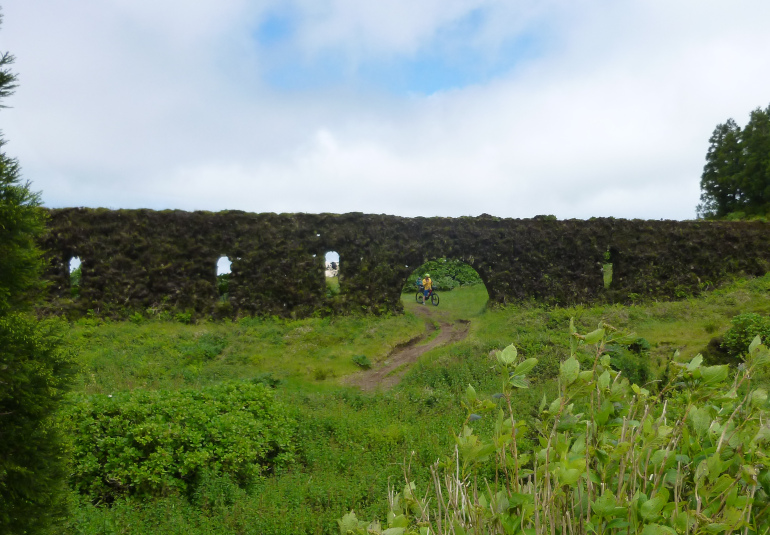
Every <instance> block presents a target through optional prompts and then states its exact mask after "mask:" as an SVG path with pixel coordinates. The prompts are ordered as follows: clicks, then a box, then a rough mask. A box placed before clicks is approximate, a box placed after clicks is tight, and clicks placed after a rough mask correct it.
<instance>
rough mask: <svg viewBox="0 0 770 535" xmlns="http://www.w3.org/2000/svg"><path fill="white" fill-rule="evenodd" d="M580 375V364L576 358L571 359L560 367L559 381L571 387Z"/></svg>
mask: <svg viewBox="0 0 770 535" xmlns="http://www.w3.org/2000/svg"><path fill="white" fill-rule="evenodd" d="M578 375H580V363H579V362H578V360H577V359H576V358H575V357H570V358H568V359H567V360H565V361H564V362H562V363H561V366H560V367H559V379H561V381H562V382H563V383H564V384H565V385H567V386H569V385H571V384H572V383H574V382H575V381H576V380H577V378H578Z"/></svg>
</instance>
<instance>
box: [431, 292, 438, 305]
mask: <svg viewBox="0 0 770 535" xmlns="http://www.w3.org/2000/svg"><path fill="white" fill-rule="evenodd" d="M430 302H431V303H433V306H434V307H437V306H438V294H431V296H430Z"/></svg>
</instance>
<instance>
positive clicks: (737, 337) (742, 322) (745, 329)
mask: <svg viewBox="0 0 770 535" xmlns="http://www.w3.org/2000/svg"><path fill="white" fill-rule="evenodd" d="M732 323H733V326H732V327H730V329H728V331H727V332H726V333H725V335H724V339H723V341H722V347H723V348H724V349H725V351H727V353H728V354H729V355H730V356H732V357H737V356H739V355H743V354H744V353H746V350H747V349H748V347H749V344H750V343H751V341H752V340H753V339H754V337H755V336H757V335H759V337H760V338H761V339H762V340H770V319H769V318H766V317H763V316H760V315H759V314H754V313H747V314H739V315H737V316H735V317H734V318H733V320H732Z"/></svg>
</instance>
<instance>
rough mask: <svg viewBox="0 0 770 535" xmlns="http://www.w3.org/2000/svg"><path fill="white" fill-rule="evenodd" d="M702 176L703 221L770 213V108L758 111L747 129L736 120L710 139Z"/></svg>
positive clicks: (700, 208)
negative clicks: (769, 211) (735, 214)
mask: <svg viewBox="0 0 770 535" xmlns="http://www.w3.org/2000/svg"><path fill="white" fill-rule="evenodd" d="M709 143H710V145H709V149H708V152H707V153H706V165H705V166H704V168H703V174H702V175H701V197H700V199H701V203H700V204H699V205H698V208H697V212H698V215H699V216H700V217H708V218H723V217H726V216H728V215H729V214H734V213H737V212H742V213H744V214H747V215H756V214H765V213H767V212H768V210H770V106H768V107H767V109H766V110H762V109H761V108H757V109H756V110H754V111H752V112H751V117H750V120H749V122H748V124H747V125H746V127H745V128H744V129H741V127H740V126H738V125H737V124H736V122H735V121H734V120H733V119H728V120H727V122H726V123H724V124H719V125H717V127H716V129H714V133H713V134H712V135H711V138H710V139H709Z"/></svg>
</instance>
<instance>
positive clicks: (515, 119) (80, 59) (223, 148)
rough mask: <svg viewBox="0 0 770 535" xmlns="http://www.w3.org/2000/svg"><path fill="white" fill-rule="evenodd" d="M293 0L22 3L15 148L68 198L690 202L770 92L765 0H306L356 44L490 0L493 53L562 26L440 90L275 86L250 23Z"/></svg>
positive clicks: (362, 51) (403, 52) (307, 37)
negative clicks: (511, 59)
mask: <svg viewBox="0 0 770 535" xmlns="http://www.w3.org/2000/svg"><path fill="white" fill-rule="evenodd" d="M281 5H283V4H278V3H270V2H263V3H249V2H246V1H245V0H243V1H242V0H228V1H221V2H217V3H214V2H194V3H192V4H190V3H188V2H184V3H182V2H181V1H160V0H157V1H153V2H149V1H128V0H113V1H111V2H99V3H97V2H84V1H82V0H73V1H71V2H67V3H66V5H65V4H55V3H50V2H44V1H43V0H24V1H23V2H22V1H21V0H17V1H16V2H12V3H10V4H8V5H6V6H4V7H5V10H4V14H5V20H4V26H3V28H2V30H0V48H2V49H8V50H10V51H11V52H12V53H14V54H15V55H16V56H17V58H18V60H17V66H16V68H17V70H18V72H19V73H20V82H21V85H20V87H19V89H18V94H17V95H16V96H14V97H12V98H11V99H10V100H9V102H8V103H9V104H10V105H12V106H14V108H13V109H11V110H3V111H0V117H2V118H3V125H4V133H5V135H6V137H7V138H8V140H9V144H8V145H7V150H8V151H9V152H10V153H11V154H13V155H15V156H18V157H19V159H20V161H21V163H22V166H23V167H24V170H25V176H26V177H27V178H29V179H31V180H33V181H34V185H35V187H36V188H39V189H42V190H43V192H44V196H43V197H44V200H45V201H46V203H47V204H49V205H52V206H66V205H90V206H109V207H140V206H146V207H153V208H184V209H211V210H219V209H226V208H232V209H243V210H250V211H257V212H260V211H276V212H281V211H285V212H294V211H305V212H345V211H363V212H374V213H392V214H398V215H410V216H414V215H450V216H457V215H477V214H480V213H483V212H486V213H490V214H493V215H499V216H507V217H529V216H533V215H536V214H542V213H553V214H555V215H557V216H558V217H564V218H566V217H590V216H608V215H612V216H615V217H640V218H645V217H648V218H661V217H662V218H688V217H692V216H694V209H695V205H696V204H697V201H698V181H699V177H700V173H701V170H702V165H703V159H704V156H705V151H706V148H707V141H708V137H709V135H710V133H711V131H712V130H713V128H714V126H716V124H717V123H718V122H723V121H724V120H726V119H727V118H728V117H731V116H732V117H735V118H736V120H738V122H739V123H742V122H745V120H746V118H747V117H748V113H749V111H750V110H751V109H753V108H755V107H757V106H760V105H761V106H766V105H767V104H768V102H770V97H768V93H767V88H768V87H770V58H769V57H768V55H767V54H766V53H765V51H766V50H768V49H770V35H769V32H767V31H766V28H765V24H764V22H765V21H767V20H770V4H768V3H767V2H764V1H761V0H756V1H749V0H743V1H739V2H734V3H731V4H730V5H727V4H723V3H721V2H703V1H698V2H696V1H695V0H690V1H684V0H683V1H681V2H678V3H675V4H670V3H664V2H662V1H650V2H635V1H621V2H614V3H608V2H599V1H598V0H594V1H589V0H586V1H581V2H576V3H575V2H570V3H567V2H548V3H545V2H534V1H527V2H502V1H496V0H467V1H461V0H452V1H449V2H447V1H444V2H438V1H434V0H426V1H424V2H420V3H414V2H409V3H407V2H401V1H396V2H392V3H389V4H376V5H375V4H371V5H369V6H367V5H366V4H362V3H360V2H350V1H348V0H328V1H324V2H319V1H317V0H315V1H313V2H309V1H306V0H296V1H295V2H294V3H293V4H292V5H293V6H294V7H293V9H295V10H296V12H297V13H299V15H300V18H299V21H300V23H299V25H298V29H297V34H296V36H295V38H296V43H295V44H296V46H299V47H301V48H302V49H303V50H304V51H305V53H306V54H307V56H308V57H312V56H313V55H314V54H315V53H317V52H318V51H319V50H322V49H325V48H331V49H335V50H338V51H339V53H340V54H342V55H343V57H344V58H346V59H345V61H348V62H350V63H351V64H356V63H358V62H360V61H362V60H365V59H366V58H368V57H370V55H380V56H393V57H399V56H409V55H412V56H413V55H414V54H418V53H419V50H420V49H421V48H422V47H425V46H429V44H430V42H431V40H432V39H434V38H435V36H436V35H438V34H439V33H440V32H441V30H442V28H446V27H447V26H448V25H451V24H452V23H453V21H457V20H460V19H462V18H463V17H464V16H466V15H467V14H468V13H469V12H471V11H472V10H474V9H477V8H484V9H486V10H488V12H489V13H491V14H492V15H489V16H488V17H486V18H485V19H484V22H483V24H480V26H479V28H480V30H479V32H477V33H476V34H474V35H472V36H471V38H472V39H473V40H474V43H473V46H477V47H483V48H484V49H488V50H489V53H490V54H493V53H498V52H499V50H500V48H499V46H500V43H501V42H503V41H504V40H505V39H508V38H510V35H511V34H512V33H513V34H519V33H520V34H525V33H527V32H537V31H540V32H541V35H544V36H547V37H548V38H549V39H551V41H549V42H548V43H547V46H546V48H545V51H544V55H542V56H539V57H534V58H530V59H529V60H527V61H526V62H523V63H520V64H519V65H518V66H517V67H516V69H515V70H514V71H512V72H511V73H509V74H508V75H505V76H501V77H498V78H497V79H494V80H491V81H488V82H487V81H483V82H480V83H479V84H477V85H471V86H468V87H465V88H461V89H452V90H447V91H444V92H439V93H436V94H434V95H430V96H421V95H416V94H413V95H393V94H388V93H387V92H384V91H377V90H376V88H375V89H371V88H370V89H367V90H363V89H361V88H360V87H358V88H357V87H330V88H326V89H322V90H320V89H319V90H315V91H310V90H308V91H295V92H280V91H278V90H275V89H272V88H270V87H267V86H266V85H265V84H264V83H263V82H262V80H261V78H260V75H261V74H262V70H261V69H262V62H263V60H264V58H263V57H262V55H261V54H262V52H261V51H260V49H259V47H258V46H257V45H256V44H255V43H254V42H253V40H252V35H251V34H252V33H253V32H254V31H255V28H256V27H257V26H258V25H259V21H260V20H262V17H264V16H266V14H267V13H270V12H271V10H274V9H278V7H276V6H281ZM363 6H366V8H364V7H363ZM372 6H373V7H372ZM383 6H387V9H386V8H385V7H383ZM426 190H427V192H426Z"/></svg>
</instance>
